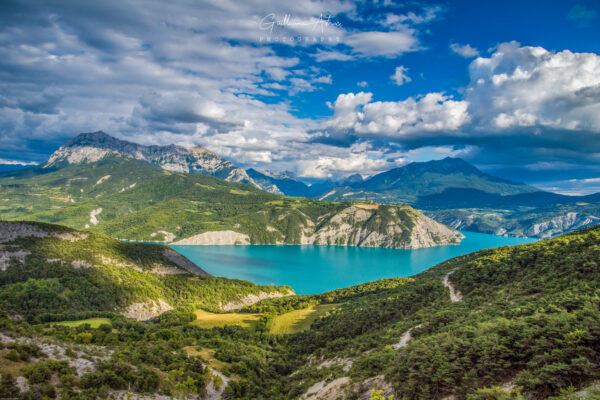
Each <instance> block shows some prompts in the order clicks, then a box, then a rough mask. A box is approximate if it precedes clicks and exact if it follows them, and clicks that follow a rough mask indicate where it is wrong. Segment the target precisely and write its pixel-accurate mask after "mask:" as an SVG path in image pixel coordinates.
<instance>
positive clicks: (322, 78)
mask: <svg viewBox="0 0 600 400" xmlns="http://www.w3.org/2000/svg"><path fill="white" fill-rule="evenodd" d="M313 82H315V83H326V84H329V85H331V83H332V80H331V74H330V75H322V76H320V77H318V78H315V79H313Z"/></svg>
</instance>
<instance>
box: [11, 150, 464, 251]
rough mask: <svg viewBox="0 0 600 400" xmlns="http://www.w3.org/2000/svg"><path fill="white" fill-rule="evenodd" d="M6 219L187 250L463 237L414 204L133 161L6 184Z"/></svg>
mask: <svg viewBox="0 0 600 400" xmlns="http://www.w3.org/2000/svg"><path fill="white" fill-rule="evenodd" d="M0 187H1V188H2V192H3V194H2V197H1V198H0V218H3V219H8V220H15V219H27V220H35V221H41V222H48V223H57V224H62V225H66V226H70V227H72V228H75V229H88V230H91V231H94V232H101V233H104V234H107V235H110V236H112V237H116V238H122V239H128V240H137V241H161V242H177V241H179V240H181V239H185V241H184V242H183V243H182V244H184V243H185V244H276V243H285V244H338V245H350V246H381V247H394V248H419V247H429V246H435V245H443V244H456V243H458V242H459V241H460V239H461V235H460V234H459V233H458V232H456V231H454V230H453V229H450V228H447V227H445V226H443V225H441V224H438V223H436V222H434V221H433V220H431V219H429V218H427V217H425V216H423V215H422V214H421V213H419V212H418V211H415V210H414V209H412V208H410V207H408V206H381V207H377V206H373V205H368V204H367V205H365V204H353V203H349V202H322V201H317V200H310V199H306V198H289V197H284V196H279V195H274V194H270V193H266V192H264V191H262V190H260V189H257V188H255V187H252V186H250V185H245V184H238V183H232V182H227V181H224V180H221V179H217V178H214V177H211V176H207V175H200V174H182V173H173V172H169V171H166V170H162V169H159V168H156V167H153V166H152V165H150V164H148V163H147V162H145V161H141V160H135V159H132V158H131V157H129V156H119V155H107V156H105V157H103V158H102V159H100V160H99V161H96V162H92V163H85V164H75V165H67V166H66V167H63V168H59V169H52V168H43V167H37V168H33V169H27V170H21V171H18V172H14V173H12V174H10V173H9V174H6V175H5V176H4V177H0Z"/></svg>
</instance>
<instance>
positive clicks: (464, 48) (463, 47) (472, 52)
mask: <svg viewBox="0 0 600 400" xmlns="http://www.w3.org/2000/svg"><path fill="white" fill-rule="evenodd" d="M450 49H451V50H452V51H453V52H455V53H456V54H458V55H459V56H462V57H464V58H473V57H477V56H479V50H477V49H476V48H474V47H471V45H470V44H460V43H452V44H450Z"/></svg>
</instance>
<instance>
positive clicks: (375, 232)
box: [302, 205, 464, 249]
mask: <svg viewBox="0 0 600 400" xmlns="http://www.w3.org/2000/svg"><path fill="white" fill-rule="evenodd" d="M463 237H464V236H463V235H462V234H460V233H459V232H457V231H455V230H453V229H451V228H448V227H447V226H444V225H441V224H439V223H437V222H435V221H434V220H432V219H431V218H428V217H426V216H424V215H423V214H421V213H419V212H417V211H416V210H413V209H412V208H410V207H402V206H378V205H369V206H361V205H354V206H351V207H348V208H346V209H344V210H342V211H341V212H339V213H336V214H334V215H331V216H324V217H322V218H320V219H319V220H318V221H317V224H316V227H315V231H314V232H313V233H312V234H311V235H310V236H308V237H303V239H302V243H303V244H333V245H343V246H357V247H387V248H400V249H418V248H423V247H432V246H438V245H447V244H458V243H460V240H461V239H462V238H463Z"/></svg>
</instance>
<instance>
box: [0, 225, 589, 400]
mask: <svg viewBox="0 0 600 400" xmlns="http://www.w3.org/2000/svg"><path fill="white" fill-rule="evenodd" d="M32 226H33V227H35V228H36V229H50V227H48V226H47V225H39V224H34V225H32ZM32 229H33V228H32ZM51 229H52V230H51V232H52V235H63V236H62V237H55V236H52V237H43V238H37V239H36V237H31V236H30V237H28V238H21V239H17V240H14V241H13V242H10V243H11V246H12V245H14V244H15V243H17V244H20V245H26V244H27V243H37V245H35V246H29V247H26V249H28V250H31V251H36V250H35V249H36V248H37V249H43V250H44V253H36V254H38V257H41V258H42V259H45V258H46V257H49V256H52V257H54V256H55V255H50V254H49V253H47V252H48V251H50V249H54V248H55V247H56V245H57V244H60V245H62V246H64V248H65V249H70V250H69V251H68V253H69V254H71V253H72V254H74V256H73V257H75V258H77V259H78V258H79V257H80V255H79V254H78V252H79V250H78V248H79V245H80V244H83V243H86V241H89V240H92V242H91V243H88V245H87V246H86V247H87V248H94V247H92V244H94V243H96V244H94V246H96V247H97V246H99V245H98V244H97V241H101V242H102V241H106V243H113V245H116V244H117V243H119V242H115V241H113V240H111V239H108V238H106V237H103V236H98V235H93V234H87V235H89V237H87V238H85V239H83V238H81V237H80V236H79V235H82V234H83V235H86V233H80V232H74V231H72V230H68V229H63V228H58V227H51ZM65 235H69V236H65ZM73 237H77V238H79V239H78V240H69V239H73ZM37 240H41V241H37ZM7 243H9V242H5V243H4V244H3V246H6V245H7ZM125 245H126V244H123V246H125ZM133 246H134V248H137V249H142V248H143V249H144V250H148V251H149V254H152V255H154V256H152V257H151V258H146V257H150V256H144V255H142V253H143V254H146V251H144V252H140V253H138V252H133V250H129V252H128V253H127V254H129V255H128V256H127V257H129V258H127V260H131V261H132V262H133V260H134V258H132V257H134V256H133V255H131V253H134V254H136V257H138V258H135V262H137V263H138V264H139V265H140V267H141V268H142V270H143V271H147V270H148V269H149V268H156V267H151V266H152V265H154V263H155V262H156V259H155V257H158V256H159V255H160V252H158V251H159V250H164V248H163V247H161V246H150V245H133ZM135 246H143V247H135ZM101 248H103V249H106V248H107V247H106V245H104V246H103V247H101ZM132 249H133V248H132ZM37 251H41V250H37ZM53 251H58V250H53ZM114 251H115V250H114V249H113V250H111V252H110V254H111V257H119V256H120V255H119V254H122V253H121V252H117V253H114ZM157 252H158V253H157ZM123 257H124V256H123ZM34 259H36V257H35V254H32V255H28V256H26V258H25V260H27V262H31V261H32V260H34ZM70 260H73V258H71V259H70ZM13 262H17V261H13ZM162 262H166V261H165V260H162ZM53 263H54V262H53V261H47V260H46V261H44V262H40V265H42V264H43V265H45V267H44V268H41V267H39V268H38V269H37V270H32V269H30V270H29V271H28V272H27V274H28V275H29V276H31V277H36V278H35V279H36V280H37V279H38V277H41V276H44V278H45V279H46V278H47V280H48V281H53V280H54V281H55V282H56V281H58V282H60V283H61V284H66V283H67V282H69V281H70V280H72V279H75V280H83V276H79V275H73V274H77V273H79V272H73V273H71V275H65V274H66V269H63V270H61V275H65V277H52V276H48V274H49V273H50V272H46V271H52V268H51V267H50V266H51V265H52V264H53ZM71 263H72V261H71ZM599 263H600V228H587V229H585V230H582V231H578V232H574V233H571V234H568V235H564V236H561V237H558V238H555V239H549V240H545V241H540V242H537V243H532V244H528V245H521V246H514V247H502V248H496V249H490V250H483V251H479V252H476V253H472V254H468V255H464V256H460V257H457V258H454V259H451V260H449V261H446V262H444V263H442V264H440V265H438V266H436V267H433V268H431V269H430V270H428V271H426V272H424V273H421V274H419V275H416V276H414V277H411V278H396V279H385V280H380V281H375V282H370V283H366V284H362V285H358V286H353V287H350V288H345V289H339V290H335V291H332V292H327V293H323V294H319V295H311V296H288V297H283V298H273V299H267V300H263V301H261V302H260V303H256V304H254V305H252V306H249V307H246V308H245V309H243V310H238V313H237V314H236V315H235V317H236V318H238V319H239V318H240V316H241V315H242V314H240V312H241V313H244V312H246V313H250V314H249V318H250V317H252V320H253V323H252V324H233V325H227V324H225V325H226V326H224V327H215V328H211V329H203V328H202V326H203V325H202V324H194V323H193V319H194V318H195V316H194V315H193V314H191V313H186V312H181V311H179V312H175V311H171V312H167V313H165V314H163V315H162V316H161V317H159V318H156V319H154V320H152V321H149V322H146V323H142V322H135V321H130V320H124V319H123V318H122V317H117V316H115V315H114V314H111V316H110V319H109V321H110V324H111V326H110V325H107V324H106V320H104V325H98V326H97V327H92V326H91V323H89V324H87V325H86V324H81V325H78V324H77V323H74V322H68V323H61V324H60V325H58V326H56V325H53V324H45V325H36V326H30V325H28V324H27V323H24V322H19V321H15V320H10V319H7V316H6V315H5V314H4V315H0V329H1V330H2V334H3V336H0V339H2V341H3V346H4V347H5V349H4V350H0V354H1V355H2V358H3V360H6V361H2V362H0V374H3V378H2V382H0V394H2V393H4V392H1V391H2V390H6V391H7V393H8V391H9V388H14V384H12V386H11V382H10V378H6V379H5V376H7V374H8V373H9V372H10V373H12V374H14V375H19V376H24V377H25V378H26V379H27V381H28V382H29V384H30V385H31V390H32V391H38V392H41V391H44V390H48V391H49V389H48V388H47V385H48V383H49V382H50V381H52V380H54V381H55V382H60V385H58V386H56V389H55V392H53V393H55V395H56V393H57V392H59V393H60V394H61V396H63V397H62V398H77V399H93V398H107V397H109V395H111V394H113V395H115V394H118V393H121V395H123V396H124V395H125V392H123V391H124V390H129V391H133V392H137V393H157V394H162V395H166V396H175V397H177V396H181V397H184V398H190V397H192V396H193V395H194V394H201V395H204V394H207V393H212V396H214V397H216V398H218V397H221V398H223V399H296V398H303V399H308V398H313V399H323V398H327V399H329V398H331V399H335V398H344V399H346V398H349V399H358V398H370V393H371V391H372V390H376V391H382V393H383V395H385V396H389V395H392V394H393V395H394V396H395V397H394V398H395V399H452V398H453V399H457V400H462V399H465V400H485V399H496V400H499V399H531V400H534V399H546V398H552V399H565V400H566V399H573V398H588V399H593V398H598V395H599V394H600V390H598V384H597V382H598V381H599V379H600V368H599V367H598V359H600V341H599V339H598V338H599V337H600V312H599V311H598V310H599V307H600V301H599V298H600V266H599ZM25 267H26V266H25ZM65 267H66V266H65ZM26 268H27V267H26ZM69 268H70V269H71V270H72V271H82V272H83V271H89V270H91V269H92V268H88V269H85V268H74V266H73V265H71V266H69ZM119 268H121V269H124V268H123V267H119ZM21 269H23V265H16V264H15V265H12V266H10V267H9V268H7V269H6V270H5V271H3V272H0V277H2V278H3V279H7V278H8V277H12V276H14V275H15V274H17V273H19V271H20V270H21ZM133 271H135V270H133ZM135 272H138V271H135ZM142 273H143V274H146V275H145V276H153V275H152V274H151V273H148V272H140V274H142ZM154 275H155V274H154ZM73 276H76V278H68V277H73ZM139 277H142V275H139ZM177 277H179V278H178V279H186V280H190V279H199V280H200V281H202V280H206V281H207V282H208V281H210V280H211V279H215V278H196V277H193V276H186V275H170V276H169V278H170V279H174V278H177ZM164 279H166V278H164ZM177 282H180V281H177ZM202 282H203V284H202V286H203V287H207V288H208V287H210V285H208V286H205V285H206V284H205V283H204V281H202ZM48 284H50V282H49V283H48ZM96 284H100V282H96ZM177 284H180V283H177ZM13 285H14V284H13ZM229 285H231V286H229ZM240 285H242V286H240ZM243 285H244V283H241V282H236V281H227V280H222V284H221V285H218V286H216V287H215V286H213V287H212V289H211V290H210V293H211V295H213V296H217V297H218V296H222V293H223V292H227V291H228V290H229V292H228V293H229V295H231V293H232V291H237V292H236V293H240V292H241V291H242V290H243V289H241V288H242V287H243V288H244V289H245V290H246V291H248V290H259V289H260V290H262V289H263V288H259V287H256V286H253V285H250V284H247V283H245V285H247V286H243ZM5 287H6V286H5ZM5 287H3V290H2V291H1V292H0V293H2V296H0V298H1V300H2V305H3V307H5V308H6V309H8V310H17V309H22V307H23V306H22V305H21V304H22V301H21V299H22V298H20V297H19V298H17V297H14V296H6V295H5V292H6V290H4V288H5ZM172 287H174V286H172ZM181 287H185V288H186V289H185V290H183V291H182V290H181V289H178V290H175V291H174V292H176V293H178V294H179V297H174V298H171V297H170V298H169V299H177V298H179V299H180V302H179V303H178V304H187V301H188V300H191V299H192V298H193V297H194V296H195V294H193V293H195V292H192V291H188V290H189V289H188V287H187V286H185V285H184V286H179V288H181ZM157 290H161V291H162V290H165V289H164V286H163V285H162V284H160V283H159V284H158V289H157ZM272 290H277V289H275V288H273V289H272ZM9 293H12V291H9ZM30 293H31V296H30V298H36V296H37V297H43V296H44V293H46V289H45V286H44V285H38V286H31V291H30ZM165 293H168V291H165V292H162V293H161V295H165V296H166V295H167V294H165ZM65 295H71V293H70V292H69V291H67V290H66V289H63V290H61V291H60V292H57V291H55V292H53V297H57V296H58V297H60V296H65ZM120 296H121V294H120V292H118V291H116V292H115V291H111V290H109V291H108V292H107V295H106V298H105V301H113V302H118V300H117V299H119V298H120ZM53 297H52V298H53ZM88 297H94V296H88ZM182 297H183V298H185V301H184V300H183V299H182ZM76 298H77V297H76ZM79 298H80V297H79ZM48 299H51V297H48ZM111 299H112V300H111ZM221 299H222V300H221V301H224V300H223V297H221ZM194 301H195V300H194ZM74 304H78V303H74ZM212 304H214V301H213V302H212ZM319 304H323V305H325V304H328V305H331V307H328V308H327V311H326V312H325V313H323V314H321V317H320V318H318V319H316V320H315V321H314V322H313V323H312V325H311V327H310V329H308V330H299V331H300V332H298V333H291V334H289V333H288V334H287V335H277V334H273V333H272V332H273V331H275V332H276V331H277V330H276V329H275V330H272V329H271V325H272V323H273V322H274V321H278V322H280V319H281V318H280V319H277V316H278V315H284V314H285V315H286V316H289V315H291V314H290V313H289V312H290V311H292V310H307V309H309V308H310V307H314V306H316V305H319ZM333 305H335V306H333ZM38 307H40V309H41V310H43V305H39V306H38ZM0 314H1V313H0ZM31 315H32V316H35V313H31ZM81 317H82V318H83V317H84V316H81ZM85 317H89V315H88V316H85ZM33 319H35V317H34V318H33ZM90 321H91V320H90ZM94 321H95V320H94ZM84 322H85V321H84ZM236 325H239V326H236ZM24 335H29V338H25V336H24ZM7 338H8V339H7ZM9 339H10V340H13V342H10V340H9ZM26 339H27V340H26ZM7 340H8V341H7ZM43 341H45V342H48V341H52V343H54V344H53V345H52V346H54V347H45V349H48V348H49V349H57V348H58V349H60V348H69V346H73V345H75V344H76V345H77V346H78V347H76V349H78V350H77V351H79V352H82V353H83V354H84V355H85V354H87V356H86V357H88V360H90V362H91V364H92V365H93V368H94V369H93V370H91V371H89V370H88V371H87V372H85V371H84V372H82V373H81V374H80V376H78V377H76V376H77V375H76V369H77V366H78V365H79V364H78V363H77V360H78V357H81V356H80V355H77V353H75V352H72V353H70V354H71V356H61V355H60V354H62V353H61V352H60V351H59V350H55V351H54V353H52V352H46V353H40V348H39V346H38V347H36V343H38V344H41V343H42V342H43ZM46 346H47V345H46ZM97 346H101V347H97ZM98 349H101V350H100V352H101V353H100V354H108V356H107V357H106V358H98V355H97V354H98ZM94 352H95V353H94ZM36 354H37V355H36ZM57 354H58V355H57ZM61 357H63V358H61ZM55 359H61V360H64V363H63V364H60V363H56V362H54V361H52V360H55ZM13 360H16V361H13ZM36 360H37V361H36ZM55 371H56V372H55ZM115 375H116V376H117V377H115ZM188 377H189V379H188ZM45 382H48V383H45ZM225 386H226V387H225ZM119 390H120V391H121V392H119ZM11 393H14V391H13V392H11ZM65 394H67V395H68V396H66V397H65ZM23 396H25V395H23ZM69 396H71V397H69ZM51 398H52V397H51Z"/></svg>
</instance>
